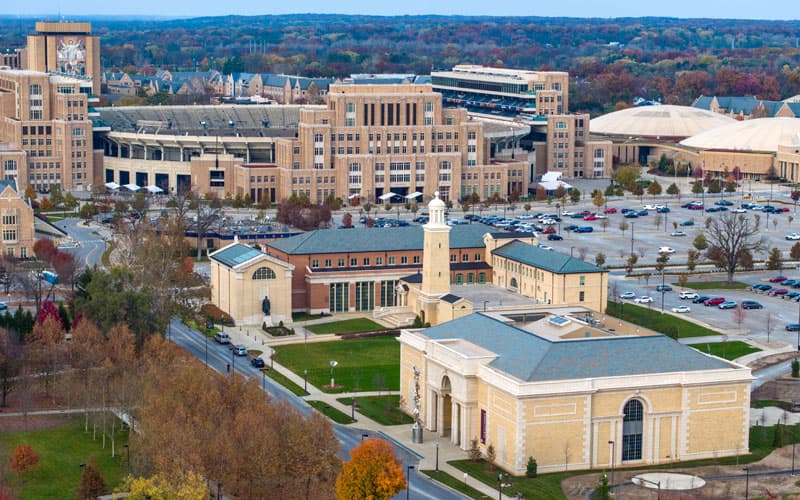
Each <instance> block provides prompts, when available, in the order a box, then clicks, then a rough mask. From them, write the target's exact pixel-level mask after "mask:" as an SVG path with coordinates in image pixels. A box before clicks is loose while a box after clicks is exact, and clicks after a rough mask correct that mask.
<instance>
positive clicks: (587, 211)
mask: <svg viewBox="0 0 800 500" xmlns="http://www.w3.org/2000/svg"><path fill="white" fill-rule="evenodd" d="M581 215H583V216H587V215H592V212H591V211H589V210H584V211H583V212H581Z"/></svg>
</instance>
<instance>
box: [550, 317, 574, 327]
mask: <svg viewBox="0 0 800 500" xmlns="http://www.w3.org/2000/svg"><path fill="white" fill-rule="evenodd" d="M547 321H548V322H549V323H550V324H551V325H555V326H566V325H568V324H569V323H570V320H569V318H565V317H564V316H551V317H550V319H548V320H547Z"/></svg>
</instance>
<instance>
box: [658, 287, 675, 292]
mask: <svg viewBox="0 0 800 500" xmlns="http://www.w3.org/2000/svg"><path fill="white" fill-rule="evenodd" d="M671 291H672V287H671V286H669V285H658V286H657V287H656V292H671Z"/></svg>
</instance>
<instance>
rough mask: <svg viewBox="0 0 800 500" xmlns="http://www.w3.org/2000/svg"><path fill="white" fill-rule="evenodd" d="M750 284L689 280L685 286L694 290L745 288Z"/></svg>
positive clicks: (674, 284) (676, 284)
mask: <svg viewBox="0 0 800 500" xmlns="http://www.w3.org/2000/svg"><path fill="white" fill-rule="evenodd" d="M672 285H673V286H680V285H679V284H678V283H673V284H672ZM749 286H750V285H748V284H747V283H742V282H740V281H734V282H733V283H727V282H725V281H689V282H687V283H686V285H684V288H691V289H692V290H744V289H745V288H748V287H749Z"/></svg>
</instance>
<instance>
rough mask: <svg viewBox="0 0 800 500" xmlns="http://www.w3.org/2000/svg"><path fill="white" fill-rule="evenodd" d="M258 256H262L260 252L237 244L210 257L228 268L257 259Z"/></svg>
mask: <svg viewBox="0 0 800 500" xmlns="http://www.w3.org/2000/svg"><path fill="white" fill-rule="evenodd" d="M259 255H263V252H261V250H256V249H255V248H253V247H250V246H247V245H242V244H241V243H239V244H236V245H231V246H229V247H228V248H223V249H222V250H219V251H217V252H215V253H213V254H211V255H210V257H211V258H212V259H214V260H216V261H218V262H221V263H222V264H225V265H226V266H228V267H236V266H238V265H239V264H242V263H244V262H247V261H248V260H251V259H254V258H255V257H258V256H259Z"/></svg>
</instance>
